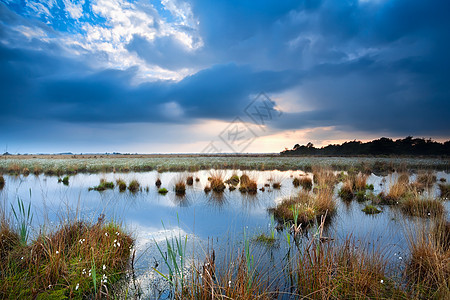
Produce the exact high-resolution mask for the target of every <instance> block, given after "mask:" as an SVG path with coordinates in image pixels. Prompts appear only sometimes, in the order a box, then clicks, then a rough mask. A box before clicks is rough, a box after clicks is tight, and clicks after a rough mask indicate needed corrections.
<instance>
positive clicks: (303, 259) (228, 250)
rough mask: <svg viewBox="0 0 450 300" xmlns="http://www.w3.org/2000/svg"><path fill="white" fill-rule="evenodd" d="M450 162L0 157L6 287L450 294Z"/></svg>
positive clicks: (69, 291)
mask: <svg viewBox="0 0 450 300" xmlns="http://www.w3.org/2000/svg"><path fill="white" fill-rule="evenodd" d="M449 167H450V161H449V159H448V158H391V157H282V156H278V155H271V156H264V155H248V156H245V155H240V156H233V155H229V156H219V155H214V156H200V155H129V156H127V155H117V156H112V155H109V156H108V155H84V156H83V155H77V156H72V155H65V156H62V155H61V156H60V155H58V156H38V155H36V156H32V155H26V156H2V157H0V174H1V176H0V208H1V211H0V217H1V237H0V258H1V265H0V282H1V283H0V297H1V298H17V297H20V298H39V299H46V298H53V299H64V298H66V297H69V298H87V299H92V298H117V299H128V298H129V299H302V298H304V299H342V298H357V299H361V298H364V299H367V298H372V299H380V298H388V299H448V298H449V297H450V282H449V278H450V201H449V200H448V199H449V197H450V173H449V172H450V168H449Z"/></svg>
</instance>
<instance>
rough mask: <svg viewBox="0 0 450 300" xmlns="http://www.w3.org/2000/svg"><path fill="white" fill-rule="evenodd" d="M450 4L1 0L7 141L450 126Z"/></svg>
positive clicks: (64, 146)
mask: <svg viewBox="0 0 450 300" xmlns="http://www.w3.org/2000/svg"><path fill="white" fill-rule="evenodd" d="M449 11H450V2H449V1H445V0H441V1H438V0H427V1H425V0H364V1H362V0H359V1H357V0H355V1H351V0H348V1H335V0H323V1H319V0H317V1H316V0H305V1H300V0H298V1H293V0H292V1H265V0H262V1H251V0H245V1H230V0H228V1H227V0H223V1H222V0H215V1H200V0H198V1H197V0H191V1H182V0H163V1H153V0H152V1H149V0H147V1H140V0H135V1H125V0H95V1H89V0H81V1H71V0H45V1H23V0H22V1H16V0H0V97H1V98H0V105H1V110H0V126H1V128H2V130H1V131H0V148H1V147H3V148H5V149H8V151H9V152H13V153H37V152H51V153H54V152H68V151H70V152H77V153H79V152H84V153H86V152H113V151H119V152H140V153H173V152H202V151H210V150H205V149H210V148H211V147H210V146H211V145H213V147H212V148H213V149H216V150H217V149H220V151H221V152H234V151H237V152H241V151H242V152H279V151H281V150H283V149H284V147H292V146H293V145H294V144H296V143H300V144H302V143H304V144H306V143H307V142H309V141H312V142H313V143H314V144H315V145H326V144H328V143H337V142H342V141H344V140H353V139H361V140H369V139H373V138H378V137H381V136H388V137H393V138H396V137H405V136H407V135H413V136H418V137H427V138H428V137H432V138H435V139H438V140H443V139H448V138H449V136H450V121H449V120H450V119H449V118H448V115H449V114H450V101H449V100H450V74H449V70H450V59H449V58H448V53H450V38H449V36H450V18H448V12H449ZM261 93H263V94H261ZM261 95H262V96H263V97H262V96H261ZM254 112H258V114H259V115H255V113H254ZM255 116H256V118H255ZM258 117H259V118H258ZM258 120H260V121H261V122H259V121H258ZM232 130H236V131H235V132H239V134H240V137H239V138H237V140H236V135H232V134H230V132H232ZM231 136H234V139H232V140H230V137H231ZM240 139H241V140H240ZM208 147H209V148H208ZM2 150H3V149H2ZM2 150H0V152H3V151H2ZM216 150H214V151H216Z"/></svg>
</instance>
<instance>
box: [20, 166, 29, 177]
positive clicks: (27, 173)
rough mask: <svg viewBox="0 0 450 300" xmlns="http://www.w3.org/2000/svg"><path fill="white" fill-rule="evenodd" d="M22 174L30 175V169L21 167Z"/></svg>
mask: <svg viewBox="0 0 450 300" xmlns="http://www.w3.org/2000/svg"><path fill="white" fill-rule="evenodd" d="M22 174H23V176H28V175H30V169H28V168H27V167H25V168H23V169H22Z"/></svg>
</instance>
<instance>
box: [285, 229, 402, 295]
mask: <svg viewBox="0 0 450 300" xmlns="http://www.w3.org/2000/svg"><path fill="white" fill-rule="evenodd" d="M386 266H387V263H386V260H385V259H384V257H383V256H382V255H381V254H380V252H379V251H376V250H374V249H370V248H367V247H365V246H364V245H360V244H356V243H355V242H354V241H353V240H351V239H350V238H347V239H346V240H345V241H344V243H343V244H336V243H335V242H330V243H322V242H320V241H317V240H312V241H311V242H310V246H309V247H307V248H306V250H305V251H303V253H302V254H301V255H300V257H299V258H298V263H297V266H296V269H295V270H294V271H293V272H295V274H296V275H297V276H296V278H297V289H298V294H299V295H302V296H306V298H308V299H405V298H406V294H405V293H404V292H403V291H401V290H400V288H399V286H398V285H397V284H395V283H394V282H393V281H391V280H390V279H388V278H387V275H386V273H387V267H386Z"/></svg>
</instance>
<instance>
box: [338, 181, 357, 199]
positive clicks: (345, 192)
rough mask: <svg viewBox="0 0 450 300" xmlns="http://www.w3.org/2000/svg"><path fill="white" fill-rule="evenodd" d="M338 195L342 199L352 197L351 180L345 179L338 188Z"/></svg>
mask: <svg viewBox="0 0 450 300" xmlns="http://www.w3.org/2000/svg"><path fill="white" fill-rule="evenodd" d="M339 197H341V198H342V200H344V201H351V200H352V199H353V197H354V194H353V183H352V181H351V180H346V181H345V182H344V184H343V185H342V187H341V189H340V190H339Z"/></svg>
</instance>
